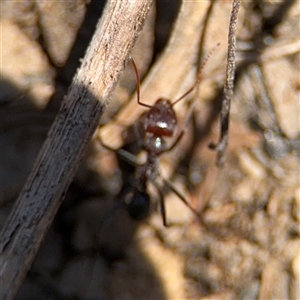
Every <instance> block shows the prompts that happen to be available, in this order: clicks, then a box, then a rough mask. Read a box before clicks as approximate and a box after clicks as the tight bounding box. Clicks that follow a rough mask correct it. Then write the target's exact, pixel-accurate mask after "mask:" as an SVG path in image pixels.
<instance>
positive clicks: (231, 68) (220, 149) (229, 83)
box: [210, 0, 241, 167]
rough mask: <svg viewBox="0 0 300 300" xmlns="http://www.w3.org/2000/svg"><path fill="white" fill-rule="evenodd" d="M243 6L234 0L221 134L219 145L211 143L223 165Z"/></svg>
mask: <svg viewBox="0 0 300 300" xmlns="http://www.w3.org/2000/svg"><path fill="white" fill-rule="evenodd" d="M240 6H241V0H234V1H233V8H232V12H231V18H230V24H229V34H228V54H227V67H226V79H225V84H224V91H223V99H222V109H221V117H220V119H221V134H220V139H219V142H218V144H217V145H213V144H211V145H210V146H211V148H214V149H216V151H217V162H216V164H217V166H219V167H221V166H223V164H224V161H225V152H226V148H227V143H228V127H229V115H230V104H231V99H232V96H233V88H234V75H235V44H236V38H235V35H236V27H237V17H238V11H239V8H240Z"/></svg>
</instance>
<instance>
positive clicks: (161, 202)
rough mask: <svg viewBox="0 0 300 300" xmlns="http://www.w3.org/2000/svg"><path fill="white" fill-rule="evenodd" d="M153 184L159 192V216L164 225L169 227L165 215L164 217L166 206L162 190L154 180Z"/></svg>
mask: <svg viewBox="0 0 300 300" xmlns="http://www.w3.org/2000/svg"><path fill="white" fill-rule="evenodd" d="M153 184H154V186H155V188H156V190H157V192H158V194H159V208H160V212H161V216H162V219H163V224H164V226H165V227H169V225H168V223H167V217H166V206H165V199H164V195H163V193H162V191H161V190H160V188H159V186H158V185H157V183H155V182H154V183H153Z"/></svg>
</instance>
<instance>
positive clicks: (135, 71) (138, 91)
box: [129, 57, 153, 108]
mask: <svg viewBox="0 0 300 300" xmlns="http://www.w3.org/2000/svg"><path fill="white" fill-rule="evenodd" d="M129 59H130V61H131V63H132V66H133V69H134V73H135V78H136V99H137V103H138V104H139V105H142V106H144V107H148V108H152V107H153V106H152V105H149V104H146V103H143V102H141V100H140V94H141V93H140V90H141V80H140V76H139V72H138V69H137V66H136V64H135V62H134V60H133V58H132V57H130V58H129Z"/></svg>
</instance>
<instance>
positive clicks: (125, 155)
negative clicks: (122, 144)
mask: <svg viewBox="0 0 300 300" xmlns="http://www.w3.org/2000/svg"><path fill="white" fill-rule="evenodd" d="M97 141H98V142H99V143H100V144H101V146H102V147H103V148H105V149H107V150H110V151H113V152H115V153H117V154H118V155H119V156H120V157H121V159H123V160H124V161H126V162H128V163H129V164H131V165H133V166H139V165H141V164H140V163H139V162H138V161H137V159H136V157H135V156H134V155H133V154H132V153H130V152H128V151H126V150H124V149H114V148H112V147H110V146H108V145H106V144H105V143H104V142H103V141H102V139H101V137H100V135H99V136H98V137H97Z"/></svg>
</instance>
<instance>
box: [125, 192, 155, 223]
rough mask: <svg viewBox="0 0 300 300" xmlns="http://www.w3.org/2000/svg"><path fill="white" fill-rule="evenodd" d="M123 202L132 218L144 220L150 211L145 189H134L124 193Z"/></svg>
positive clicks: (148, 198)
mask: <svg viewBox="0 0 300 300" xmlns="http://www.w3.org/2000/svg"><path fill="white" fill-rule="evenodd" d="M124 203H125V206H126V210H127V212H128V214H129V216H130V217H131V218H132V219H134V220H144V219H146V218H147V217H148V216H149V213H150V197H149V194H148V193H147V192H146V191H143V192H141V191H139V190H138V189H134V190H133V191H130V192H128V193H127V194H126V195H125V198H124Z"/></svg>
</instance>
